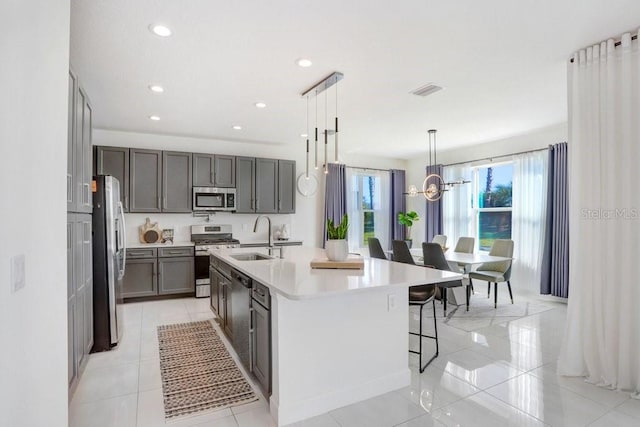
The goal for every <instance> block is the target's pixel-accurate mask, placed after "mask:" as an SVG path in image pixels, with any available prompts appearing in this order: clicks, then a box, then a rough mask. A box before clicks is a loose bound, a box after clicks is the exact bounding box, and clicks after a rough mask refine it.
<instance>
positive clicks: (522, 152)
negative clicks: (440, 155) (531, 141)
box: [442, 146, 550, 166]
mask: <svg viewBox="0 0 640 427" xmlns="http://www.w3.org/2000/svg"><path fill="white" fill-rule="evenodd" d="M549 147H550V146H549ZM549 147H546V148H537V149H535V150H527V151H519V152H517V153H511V154H501V155H499V156H493V157H483V158H481V159H475V160H465V161H464V162H456V163H449V164H447V165H442V166H457V165H464V164H466V163H475V162H479V161H481V160H489V161H493V159H503V158H505V157H512V156H518V155H520V154H529V153H537V152H538V151H545V150H548V149H549Z"/></svg>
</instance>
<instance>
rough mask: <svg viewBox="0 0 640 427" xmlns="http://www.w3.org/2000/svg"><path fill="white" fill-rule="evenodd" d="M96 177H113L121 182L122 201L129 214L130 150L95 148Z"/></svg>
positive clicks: (124, 148) (122, 148) (123, 148)
mask: <svg viewBox="0 0 640 427" xmlns="http://www.w3.org/2000/svg"><path fill="white" fill-rule="evenodd" d="M94 162H95V163H94V171H95V174H96V175H111V176H113V177H115V178H117V179H118V181H119V182H120V201H121V202H122V207H123V208H124V211H125V212H129V149H128V148H126V147H95V150H94Z"/></svg>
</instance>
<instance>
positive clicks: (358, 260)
mask: <svg viewBox="0 0 640 427" xmlns="http://www.w3.org/2000/svg"><path fill="white" fill-rule="evenodd" d="M311 268H343V269H349V270H362V269H363V268H364V258H362V257H356V256H350V257H348V258H347V259H346V260H344V261H329V260H328V259H327V258H315V259H312V260H311Z"/></svg>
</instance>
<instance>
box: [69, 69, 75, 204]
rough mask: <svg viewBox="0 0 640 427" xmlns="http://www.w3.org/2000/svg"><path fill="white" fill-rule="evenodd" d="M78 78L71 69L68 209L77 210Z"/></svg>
mask: <svg viewBox="0 0 640 427" xmlns="http://www.w3.org/2000/svg"><path fill="white" fill-rule="evenodd" d="M76 88H77V79H76V76H75V74H73V73H72V72H71V70H69V104H68V105H69V116H68V124H67V211H69V212H75V211H76V210H77V207H78V206H77V202H76V198H77V193H78V191H77V185H78V181H77V180H78V176H77V175H76V174H75V164H76V144H75V140H76V137H75V130H76V128H75V123H76V117H75V114H74V111H75V108H74V107H75V103H76V95H75V93H76Z"/></svg>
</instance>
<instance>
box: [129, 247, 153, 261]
mask: <svg viewBox="0 0 640 427" xmlns="http://www.w3.org/2000/svg"><path fill="white" fill-rule="evenodd" d="M157 253H158V252H157V249H156V248H134V249H127V259H136V258H155V257H156V256H157Z"/></svg>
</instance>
